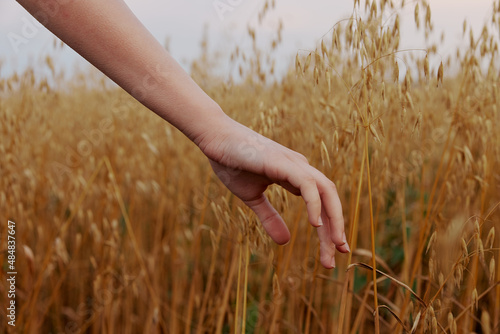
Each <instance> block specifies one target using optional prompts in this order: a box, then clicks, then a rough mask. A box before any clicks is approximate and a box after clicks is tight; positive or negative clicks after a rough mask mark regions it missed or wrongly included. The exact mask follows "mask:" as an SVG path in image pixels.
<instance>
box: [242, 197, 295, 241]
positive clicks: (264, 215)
mask: <svg viewBox="0 0 500 334" xmlns="http://www.w3.org/2000/svg"><path fill="white" fill-rule="evenodd" d="M244 202H245V204H246V205H247V206H248V207H249V208H250V209H252V210H253V211H254V212H255V214H256V215H257V217H258V218H259V220H260V221H261V223H262V226H263V227H264V229H265V230H266V232H267V234H269V236H270V237H271V239H273V241H274V242H276V243H277V244H279V245H284V244H286V243H287V242H288V241H289V240H290V231H289V230H288V227H287V226H286V224H285V222H284V221H283V219H282V218H281V216H280V215H279V213H278V211H276V209H274V208H273V206H272V205H271V203H269V201H268V200H267V198H266V197H265V196H264V194H261V195H260V197H258V198H257V199H254V200H249V201H244Z"/></svg>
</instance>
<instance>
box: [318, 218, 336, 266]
mask: <svg viewBox="0 0 500 334" xmlns="http://www.w3.org/2000/svg"><path fill="white" fill-rule="evenodd" d="M323 216H324V219H326V217H325V216H326V215H325V214H323ZM317 232H318V238H319V246H320V262H321V265H323V267H325V268H326V269H332V268H335V244H334V243H333V242H332V239H331V238H330V234H331V231H330V224H324V225H323V226H321V227H318V228H317Z"/></svg>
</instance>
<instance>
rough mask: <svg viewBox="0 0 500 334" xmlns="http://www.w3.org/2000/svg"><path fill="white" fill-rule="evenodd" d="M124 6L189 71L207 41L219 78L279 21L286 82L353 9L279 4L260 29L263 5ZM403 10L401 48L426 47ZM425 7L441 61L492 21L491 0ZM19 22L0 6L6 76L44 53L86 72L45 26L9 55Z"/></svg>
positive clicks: (221, 1) (8, 0) (16, 12)
mask: <svg viewBox="0 0 500 334" xmlns="http://www.w3.org/2000/svg"><path fill="white" fill-rule="evenodd" d="M126 3H127V4H128V5H129V6H130V8H131V9H132V10H133V11H134V13H135V14H136V15H137V16H138V17H139V19H140V20H141V21H142V22H143V23H144V25H145V26H146V27H147V28H148V29H149V30H150V31H151V32H152V33H153V35H154V36H155V37H156V38H157V40H158V41H160V42H161V43H162V44H164V45H165V46H167V47H168V49H169V50H170V52H171V53H172V54H173V56H174V57H175V58H176V59H177V60H178V61H179V62H181V64H182V65H183V66H184V68H185V69H186V70H189V65H190V63H191V61H193V60H194V59H196V58H197V57H199V56H200V54H201V49H200V42H201V41H202V39H203V38H204V37H206V39H207V41H209V51H210V52H212V53H213V52H217V53H218V59H219V64H218V65H219V66H218V71H219V73H221V74H222V75H224V74H228V73H232V70H234V69H231V68H229V67H228V65H227V64H228V63H229V61H228V60H229V56H230V52H231V51H232V50H233V49H234V47H235V46H236V45H239V46H240V47H242V48H245V47H248V48H249V47H250V45H251V40H250V37H249V36H248V34H247V28H248V27H249V26H250V27H252V28H254V29H257V32H258V36H259V41H258V43H259V47H261V48H262V49H265V47H266V46H267V45H269V41H270V40H271V38H272V36H273V35H274V33H275V31H276V30H277V28H278V26H279V25H280V22H282V23H283V27H284V30H283V35H282V37H283V41H282V43H281V44H280V45H279V47H278V49H277V50H276V51H275V54H276V56H277V57H276V58H277V59H280V62H279V63H278V64H277V68H276V73H277V74H278V75H283V74H284V72H285V71H286V69H287V67H288V66H289V65H290V63H291V61H292V60H293V59H294V57H295V54H296V53H297V51H298V50H300V49H306V50H311V49H314V48H315V47H316V45H317V42H318V41H319V40H320V39H321V38H322V37H323V35H325V34H326V33H327V32H328V31H329V30H330V29H331V28H332V26H333V25H334V24H335V23H337V22H339V21H341V20H342V19H347V18H349V17H350V15H351V14H352V8H353V1H352V0H331V1H326V0H313V1H308V2H304V1H300V0H288V1H276V6H275V9H274V10H272V11H270V12H269V13H268V15H267V16H266V20H263V22H262V24H258V23H259V11H260V9H261V8H262V7H263V4H264V3H265V1H264V0H257V1H253V0H241V1H233V2H232V3H233V4H234V3H236V4H235V5H229V4H228V2H227V1H226V0H192V1H155V0H127V1H126ZM407 3H408V6H406V9H405V10H403V13H402V18H403V19H402V25H401V26H402V34H403V35H404V36H405V39H404V40H402V41H401V43H400V46H401V48H423V47H425V43H424V40H423V35H422V34H418V33H417V32H416V30H415V29H414V25H413V10H414V5H412V1H407ZM430 6H431V10H432V19H433V23H434V24H435V30H434V34H433V38H434V39H435V40H439V38H440V37H441V33H444V34H445V37H446V39H445V42H444V43H440V50H439V52H440V54H441V55H442V56H443V57H444V58H445V57H446V56H448V55H450V54H451V53H452V52H454V51H455V47H457V46H459V45H461V44H462V43H467V41H464V39H463V38H462V23H463V21H464V20H467V21H468V23H469V25H470V27H472V28H473V29H475V30H478V29H480V28H481V25H482V24H483V23H484V22H485V21H486V20H488V18H489V17H490V16H491V1H488V0H476V1H469V0H456V1H454V0H437V1H431V2H430ZM387 19H390V15H388V16H387ZM24 20H28V21H29V22H32V20H33V19H32V18H31V16H30V15H29V14H28V13H27V12H26V11H25V10H24V9H23V8H22V7H21V6H20V5H19V4H18V3H17V2H16V1H13V0H2V2H0V60H1V61H2V62H3V66H2V68H1V70H2V73H3V74H4V75H10V74H12V73H13V72H14V71H22V70H24V69H25V68H26V67H27V66H28V65H37V64H38V65H40V64H42V63H43V61H44V59H45V56H46V55H47V54H51V55H53V56H55V59H57V62H58V66H59V67H60V68H61V67H62V68H65V69H66V70H67V72H68V73H71V72H72V70H73V69H74V68H75V67H77V68H82V69H83V68H85V67H86V66H87V63H86V62H85V60H83V59H81V58H80V57H79V56H78V55H76V54H75V53H74V52H73V51H71V50H70V49H69V48H64V49H63V50H59V51H57V52H54V50H53V47H52V46H53V40H54V37H53V35H52V34H51V33H50V32H48V31H47V30H46V29H45V28H43V27H37V28H38V29H37V31H36V32H35V33H34V34H33V36H27V38H26V39H25V40H23V42H22V44H19V47H18V48H14V47H13V46H12V42H11V41H10V39H12V38H13V35H12V34H16V35H18V36H22V35H23V31H22V27H23V24H24V22H25V21H24ZM9 35H10V36H11V37H10V39H9ZM266 43H267V44H266ZM35 68H36V66H35Z"/></svg>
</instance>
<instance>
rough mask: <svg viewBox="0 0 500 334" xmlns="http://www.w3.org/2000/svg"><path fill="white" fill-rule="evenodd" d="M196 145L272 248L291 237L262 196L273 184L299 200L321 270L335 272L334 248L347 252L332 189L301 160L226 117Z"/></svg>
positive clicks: (339, 206) (281, 220)
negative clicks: (314, 239) (258, 224)
mask: <svg viewBox="0 0 500 334" xmlns="http://www.w3.org/2000/svg"><path fill="white" fill-rule="evenodd" d="M199 146H200V148H201V150H202V151H203V152H204V153H205V155H207V157H208V158H209V159H210V163H211V165H212V168H213V170H214V171H215V173H216V174H217V176H218V177H219V179H220V180H221V181H222V182H223V183H224V185H226V187H227V188H228V189H229V190H230V191H231V192H232V193H233V194H234V195H236V196H237V197H238V198H240V199H241V200H242V201H243V203H245V204H246V205H247V206H248V207H250V209H252V210H253V211H254V212H255V214H256V215H257V217H258V218H259V219H260V221H261V222H262V225H263V226H264V229H265V230H266V232H267V233H268V234H269V236H270V237H271V238H272V239H273V240H274V241H275V242H276V243H278V244H280V245H281V244H285V243H287V242H288V241H289V240H290V232H289V230H288V228H287V226H286V225H285V222H284V221H283V219H282V218H281V216H280V215H279V213H278V212H277V211H276V210H275V209H274V208H273V207H272V205H271V204H270V203H269V201H268V199H267V198H266V196H265V195H264V191H265V190H266V188H267V187H268V186H269V185H271V184H273V183H276V184H278V185H280V186H282V187H283V188H285V189H287V190H288V191H290V192H291V193H292V194H294V195H298V196H302V197H303V199H304V201H305V203H306V206H307V213H308V216H309V222H310V223H311V224H312V225H313V226H314V227H316V228H317V232H318V236H319V240H320V253H321V264H322V265H323V266H324V267H325V268H333V267H335V249H338V250H339V251H340V252H342V253H347V252H349V251H350V250H349V245H348V244H347V240H346V236H345V233H344V218H343V215H342V206H341V203H340V199H339V196H338V194H337V190H336V187H335V185H334V183H333V182H332V181H330V180H329V179H328V178H327V177H326V176H325V175H323V174H322V173H321V172H320V171H318V170H317V169H316V168H314V167H312V166H311V165H309V163H308V162H307V159H306V158H305V157H304V156H303V155H301V154H299V153H297V152H295V151H292V150H290V149H288V148H286V147H284V146H282V145H280V144H278V143H276V142H274V141H272V140H270V139H268V138H266V137H264V136H262V135H260V134H258V133H256V132H255V131H252V130H250V129H249V128H247V127H245V126H243V125H241V124H239V123H237V122H236V121H233V120H232V119H230V118H229V117H222V119H221V120H220V122H219V124H218V126H217V127H216V131H212V132H209V134H206V135H205V136H204V138H203V140H201V141H200V142H199Z"/></svg>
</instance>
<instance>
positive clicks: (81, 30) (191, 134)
mask: <svg viewBox="0 0 500 334" xmlns="http://www.w3.org/2000/svg"><path fill="white" fill-rule="evenodd" d="M18 2H19V3H20V4H21V5H22V6H23V7H24V8H26V10H28V11H29V12H30V13H31V14H32V15H33V16H35V17H36V18H37V19H38V20H39V21H40V22H41V23H42V24H44V25H45V26H46V27H47V28H48V29H49V30H51V31H52V32H53V33H54V34H55V35H57V36H58V37H59V38H61V40H63V41H64V42H65V43H66V44H68V45H69V46H70V47H71V48H73V49H74V50H75V51H76V52H78V53H79V54H80V55H82V56H83V57H84V58H85V59H87V60H88V61H89V62H91V63H92V64H93V65H94V66H96V67H97V68H98V69H99V70H101V71H102V72H103V73H104V74H106V75H107V76H108V77H109V78H111V79H112V80H113V81H115V82H116V83H117V84H118V85H120V86H121V87H122V88H123V89H125V90H126V91H127V92H129V93H130V94H131V95H132V96H134V97H135V98H136V99H137V100H139V101H140V102H141V103H142V104H144V105H145V106H146V107H148V108H149V109H151V110H152V111H154V112H155V113H157V114H158V115H159V116H161V117H162V118H163V119H165V120H166V121H168V122H169V123H171V124H173V125H174V126H175V127H177V128H178V129H179V130H181V131H182V132H183V133H184V134H185V135H186V136H187V137H188V138H189V139H191V140H192V141H193V142H195V143H196V144H197V145H198V146H199V147H200V149H201V150H202V151H203V153H204V154H205V155H206V156H207V157H208V158H209V159H210V163H211V165H212V168H213V169H214V171H215V172H216V174H217V176H219V178H220V179H221V181H222V182H223V183H224V184H225V185H226V186H227V187H228V188H229V190H231V191H232V192H233V193H234V194H235V195H236V196H238V197H239V198H240V199H241V200H242V201H243V202H244V203H245V204H246V205H248V206H249V207H250V208H251V209H252V210H253V211H254V212H255V213H256V214H257V216H258V217H259V219H260V220H261V222H262V224H263V225H264V228H265V229H266V231H267V232H268V234H269V235H270V236H271V238H272V239H273V240H274V241H276V242H277V243H279V244H283V243H286V242H288V240H289V239H290V232H289V231H288V228H287V227H286V225H285V223H284V221H283V219H282V218H281V217H280V215H279V214H278V212H277V211H276V210H275V209H274V208H273V207H272V206H271V204H270V203H269V201H268V200H267V198H266V197H265V195H264V191H265V190H266V188H267V187H268V186H269V185H270V184H273V183H277V184H279V185H281V186H283V187H284V188H286V189H287V190H289V191H290V192H292V193H294V194H295V195H300V196H302V197H303V198H304V200H305V202H306V205H307V211H308V215H309V221H310V223H311V224H312V225H313V226H315V227H317V228H318V236H319V239H320V245H321V263H322V264H323V266H325V267H326V268H331V267H334V266H335V258H334V255H335V249H338V250H340V251H341V252H348V251H349V246H348V245H347V241H346V238H345V233H344V220H343V216H342V207H341V204H340V200H339V197H338V194H337V191H336V188H335V185H334V184H333V183H332V182H331V181H330V180H328V178H326V177H325V176H324V175H323V174H322V173H321V172H319V171H318V170H316V169H315V168H314V167H312V166H310V165H309V163H308V162H307V159H306V158H305V157H304V156H302V155H300V154H298V153H296V152H294V151H292V150H290V149H288V148H286V147H283V146H281V145H279V144H278V143H276V142H273V141H271V140H270V139H267V138H265V137H263V136H261V135H260V134H258V133H256V132H254V131H252V130H250V129H248V128H247V127H244V126H242V125H241V124H239V123H237V122H235V121H233V120H232V119H230V118H229V117H227V116H226V115H225V114H224V112H223V111H222V110H221V109H220V107H219V106H218V105H217V103H215V102H214V101H213V100H212V99H210V97H208V96H207V95H206V94H205V93H204V92H203V90H202V89H201V88H200V87H198V85H197V84H196V83H195V82H194V81H193V80H192V79H191V78H190V77H189V75H188V74H187V73H186V72H185V71H184V70H182V68H181V67H180V66H179V64H178V63H177V62H176V61H175V60H174V59H173V58H172V57H171V56H170V54H169V53H168V52H167V51H166V50H165V49H164V48H163V47H162V46H161V45H160V44H159V43H158V42H157V41H156V40H155V39H154V37H153V36H152V35H151V34H150V33H149V32H148V31H147V30H146V28H145V27H144V26H143V25H142V24H141V23H140V22H139V20H138V19H137V18H136V17H135V15H134V14H133V13H132V12H131V11H130V9H129V8H128V7H127V6H126V4H125V3H124V2H123V1H122V0H19V1H18Z"/></svg>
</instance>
